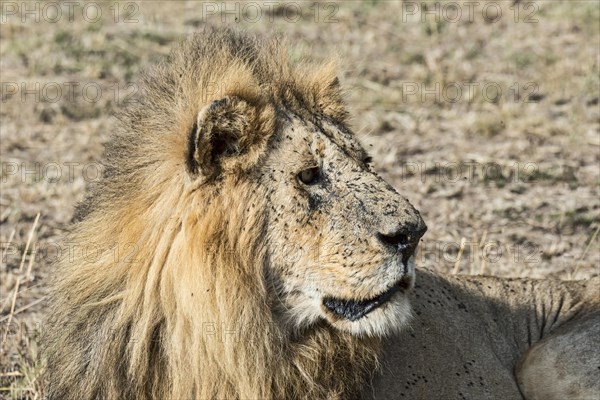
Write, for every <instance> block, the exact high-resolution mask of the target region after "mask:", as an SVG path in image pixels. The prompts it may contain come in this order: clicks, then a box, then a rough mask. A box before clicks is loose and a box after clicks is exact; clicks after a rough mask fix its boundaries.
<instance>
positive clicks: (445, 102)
mask: <svg viewBox="0 0 600 400" xmlns="http://www.w3.org/2000/svg"><path fill="white" fill-rule="evenodd" d="M8 3H11V2H3V3H2V7H3V10H4V11H5V12H4V14H3V18H5V19H6V21H4V20H3V22H2V25H0V38H1V39H0V66H1V81H2V93H1V96H2V97H1V103H0V118H1V139H2V140H1V142H0V157H1V159H2V176H1V178H2V191H1V195H0V242H2V246H3V248H2V249H1V251H2V264H1V266H0V312H1V313H2V314H1V315H0V325H1V326H0V328H1V329H0V335H2V336H1V338H2V348H1V349H0V352H1V357H0V398H19V399H30V398H31V399H34V398H41V396H42V394H43V387H41V386H40V382H39V381H38V377H39V376H40V372H41V371H42V370H43V365H42V363H41V361H39V360H38V356H37V336H38V333H39V331H40V330H42V329H43V325H42V321H43V317H44V314H45V308H46V306H47V305H46V304H45V301H44V295H45V293H46V290H47V282H48V279H49V277H50V275H51V273H52V272H51V271H52V266H51V264H52V260H53V259H55V258H56V255H57V251H59V249H60V250H62V251H67V250H68V248H66V247H65V245H64V244H63V245H62V247H58V243H60V237H61V235H62V234H63V232H64V229H65V227H66V226H67V224H68V222H69V220H70V218H71V215H72V212H73V206H74V204H75V203H76V202H77V201H78V200H79V199H81V197H82V194H83V191H84V188H85V183H86V177H87V178H88V179H93V178H94V176H96V173H97V164H96V162H97V161H98V159H99V157H100V155H101V152H102V145H103V143H104V142H105V141H106V140H108V137H109V135H110V132H111V131H112V130H113V127H114V125H115V121H114V119H113V118H112V117H110V112H111V110H112V109H114V108H118V107H121V106H122V105H123V103H124V102H126V101H128V100H131V98H132V97H131V96H130V95H131V94H132V93H134V90H135V88H136V87H135V86H127V83H130V82H135V81H136V79H137V76H138V73H139V70H140V68H143V67H144V66H145V65H148V64H149V63H152V62H154V61H156V60H158V59H160V58H161V57H163V56H164V55H165V54H167V53H168V49H169V47H170V45H171V43H172V42H173V41H174V40H176V39H177V38H178V37H180V36H181V35H183V34H186V33H189V32H192V31H194V30H197V29H201V28H202V26H204V25H206V24H212V25H217V24H220V23H221V17H222V16H221V15H220V14H218V13H215V14H214V15H213V14H210V15H208V14H207V11H211V12H212V10H213V9H212V8H206V7H207V6H206V3H204V4H205V6H202V4H201V3H200V2H195V1H185V2H183V1H181V2H169V3H168V5H164V4H160V3H158V2H146V3H137V2H135V3H134V2H121V3H118V9H119V16H118V19H117V21H115V9H114V7H113V8H112V9H111V8H110V7H111V5H113V3H112V2H96V3H95V4H98V5H100V6H101V8H102V11H103V17H102V18H100V20H99V21H98V22H97V23H91V22H88V21H86V20H84V19H83V18H82V14H81V12H82V7H81V6H79V7H76V8H75V9H74V11H75V14H74V21H73V22H69V21H68V20H67V15H66V14H65V13H66V12H67V10H68V8H67V7H66V6H65V7H63V9H62V10H63V14H64V15H63V16H62V18H61V19H60V20H59V21H58V22H56V23H50V22H47V21H45V20H44V18H43V17H44V15H42V14H40V22H37V23H36V22H35V21H32V17H31V16H29V17H28V20H27V21H26V22H24V23H23V22H21V20H20V17H19V16H16V17H15V16H12V15H10V13H9V12H8V11H10V10H8V9H6V8H5V7H6V5H7V4H8ZM33 3H34V2H32V3H31V4H33ZM517 3H518V4H517V5H516V6H515V7H517V8H518V9H519V15H518V18H517V20H516V21H515V10H514V8H515V7H513V9H511V8H510V7H511V6H512V2H507V1H501V2H493V3H491V2H482V3H481V5H480V6H478V7H477V8H476V9H475V13H474V18H473V20H472V21H469V18H468V15H467V6H466V3H461V2H459V3H458V4H459V5H462V6H463V9H462V12H463V15H462V17H461V18H460V19H459V21H457V22H451V21H448V19H449V18H452V17H453V15H454V14H450V11H451V10H447V9H446V12H447V14H440V16H441V18H440V19H439V21H435V15H433V14H427V15H425V18H426V21H425V22H422V21H421V20H420V15H419V14H416V15H412V10H413V9H412V8H411V7H413V6H412V5H411V4H412V3H402V2H399V1H370V2H346V3H343V4H338V5H331V4H330V5H328V4H329V3H327V4H326V3H321V4H320V5H318V6H317V8H318V9H319V13H318V15H317V14H316V13H315V6H313V5H312V4H311V3H302V2H297V3H294V4H297V5H299V7H300V8H299V9H300V11H301V12H300V13H298V12H297V11H298V9H297V8H294V6H293V5H292V4H291V3H283V2H282V3H280V4H281V5H280V6H279V7H275V8H273V9H271V12H268V11H269V6H267V5H265V4H263V3H254V4H258V5H262V6H263V8H262V18H260V19H259V20H257V21H255V19H256V15H255V14H252V12H253V10H252V9H250V8H246V9H245V11H247V12H248V13H247V14H243V10H244V5H243V4H241V3H240V5H239V6H238V7H239V8H240V14H239V15H238V16H237V17H238V22H235V21H234V18H235V15H232V14H229V15H226V16H225V18H226V23H228V24H230V25H237V26H238V27H239V28H241V29H247V30H250V31H258V32H262V33H270V32H274V31H280V32H281V31H283V32H285V33H286V34H287V35H288V37H289V38H290V41H291V42H292V43H293V44H294V45H296V49H295V50H294V51H293V53H292V55H293V56H294V57H296V58H300V57H303V56H306V55H310V56H312V57H313V58H315V59H317V60H324V59H327V58H328V57H329V56H331V55H332V54H339V55H340V56H341V57H342V59H343V60H345V62H344V64H343V65H344V71H342V81H343V82H344V83H345V84H346V85H347V86H348V87H349V91H348V100H349V103H350V104H351V107H352V110H353V115H354V116H355V118H354V126H355V130H356V131H357V132H358V133H359V135H360V136H361V138H362V139H363V141H364V142H365V144H366V146H367V147H368V148H369V149H370V151H371V153H372V154H373V156H374V158H375V166H376V168H377V169H378V170H379V171H381V172H382V173H383V174H384V175H385V177H386V178H388V179H389V180H390V181H391V182H392V183H393V184H394V185H395V186H396V187H397V188H398V189H399V190H400V191H401V192H402V193H404V194H405V195H406V196H407V197H409V198H410V199H411V201H412V202H413V203H414V204H415V205H416V206H417V207H418V208H419V209H420V210H421V211H422V214H423V216H424V218H425V220H426V222H427V224H428V226H429V232H428V233H427V235H426V242H425V244H424V246H422V247H421V249H420V252H419V264H420V265H423V266H428V267H432V268H436V269H438V270H441V271H447V272H451V273H457V272H460V273H472V274H477V273H486V274H493V275H500V276H530V277H553V278H560V279H569V278H579V279H582V278H588V277H590V276H593V275H598V265H599V262H600V259H599V257H600V254H599V252H600V251H599V245H598V229H600V204H599V201H598V198H599V195H600V190H599V189H600V187H599V185H600V172H599V171H600V167H599V164H600V147H599V146H600V111H599V105H598V97H599V86H600V80H599V78H598V77H599V65H598V62H599V61H598V60H599V54H598V48H599V46H600V40H599V37H600V31H599V26H598V22H597V21H598V19H599V18H600V6H599V4H598V3H597V2H594V1H572V2H567V1H564V2H559V1H537V2H533V3H523V2H521V3H519V2H517ZM11 4H13V3H11ZM14 4H15V5H16V6H17V7H21V4H22V3H21V2H15V3H14ZM39 4H40V13H41V12H42V10H43V9H44V3H39ZM220 4H221V3H220V2H217V3H210V4H209V6H210V7H212V6H214V7H216V8H217V9H218V8H219V7H220ZM285 4H288V5H287V7H286V6H284V5H285ZM420 4H421V3H420V2H418V3H417V6H420ZM429 4H430V7H431V8H430V9H432V10H434V12H435V4H434V3H429ZM445 4H446V3H442V5H445ZM488 4H493V5H494V6H493V7H495V5H498V6H500V7H501V9H502V17H501V18H500V19H499V20H498V21H496V22H490V21H486V20H485V18H483V15H482V9H483V8H484V6H486V5H488ZM229 5H230V8H229V9H230V10H232V9H234V7H235V3H229ZM31 7H33V6H31ZM203 7H204V8H203ZM311 7H312V8H311ZM128 10H129V11H131V10H133V11H136V10H137V12H136V13H135V15H133V16H131V17H127V15H126V12H127V11H128ZM442 10H443V9H440V11H442ZM494 10H495V8H493V9H488V16H490V15H491V16H492V17H493V16H494V15H495V14H494ZM51 11H52V10H50V9H46V12H47V13H50V12H51ZM88 11H89V12H90V13H92V12H93V10H88ZM217 11H218V10H217ZM254 11H256V10H254ZM332 12H333V13H334V14H333V15H330V13H332ZM531 12H533V13H534V15H533V16H532V18H535V19H537V22H533V21H530V20H527V19H526V18H527V15H528V14H529V13H531ZM90 15H91V16H93V14H90ZM444 15H445V16H446V18H445V17H444ZM45 16H46V17H49V18H52V17H53V16H52V15H51V14H47V15H45ZM126 18H129V19H131V20H133V19H137V22H131V23H126V22H125V19H126ZM332 18H333V19H334V20H332ZM68 82H78V83H79V86H78V89H77V88H76V89H75V90H74V93H75V95H74V96H73V98H71V97H70V96H68V95H67V88H68ZM11 83H16V84H17V85H18V87H19V91H18V92H17V93H15V94H13V95H11V93H10V92H11V90H13V89H14V87H13V86H10V84H11ZM22 83H24V84H26V85H28V86H27V88H28V89H29V90H33V92H37V93H38V94H39V99H36V97H35V94H27V95H24V94H23V92H22V90H20V89H22V88H21V87H20V86H21V84H22ZM36 83H37V84H39V85H40V86H39V89H36V87H35V86H34V85H35V84H36ZM86 83H92V84H93V85H92V86H90V87H91V89H89V90H90V92H88V97H87V98H86V97H85V96H84V95H83V94H82V91H81V89H82V87H83V86H84V85H85V84H86ZM468 83H470V85H471V88H472V92H471V93H467V92H468V87H469V86H468ZM57 85H59V86H60V87H61V88H62V89H63V93H62V95H61V96H59V98H58V99H57V100H56V101H52V99H53V97H54V96H55V95H56V93H55V92H54V91H53V90H55V89H56V86H57ZM436 85H438V86H437V87H438V89H436ZM97 87H99V88H101V89H102V95H101V96H100V98H99V99H98V101H95V102H90V101H89V100H90V99H89V97H92V96H93V95H94V92H93V89H95V88H97ZM484 87H485V88H487V90H488V92H485V91H484V90H483V88H484ZM457 88H460V89H461V90H462V93H461V95H460V96H458V97H456V96H457V92H456V89H457ZM498 88H500V89H501V90H502V95H500V96H496V94H495V91H496V90H497V89H498ZM432 91H433V92H432ZM427 93H429V94H427ZM434 93H435V94H434ZM455 97H456V98H455ZM453 99H454V100H453ZM460 166H462V167H460ZM59 172H60V176H58V174H59ZM38 215H39V220H38ZM30 232H31V235H30Z"/></svg>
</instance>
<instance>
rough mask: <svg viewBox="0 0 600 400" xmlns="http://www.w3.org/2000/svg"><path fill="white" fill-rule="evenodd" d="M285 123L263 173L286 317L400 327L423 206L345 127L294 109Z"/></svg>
mask: <svg viewBox="0 0 600 400" xmlns="http://www.w3.org/2000/svg"><path fill="white" fill-rule="evenodd" d="M280 126H281V127H280V128H279V129H278V133H277V134H276V136H275V137H274V138H273V139H274V140H273V143H274V145H273V150H271V151H270V152H269V155H268V157H267V159H266V161H265V162H264V164H263V167H262V171H261V174H260V176H261V178H260V179H261V185H263V186H264V189H265V191H267V192H268V196H267V197H268V198H267V204H268V208H267V210H266V212H267V218H266V219H267V224H268V226H267V229H266V231H267V232H268V233H267V235H268V238H267V243H268V253H269V266H268V270H267V271H266V273H267V279H269V281H270V283H271V284H272V285H273V286H274V287H275V290H276V291H277V298H278V299H280V301H281V310H280V314H281V317H282V318H284V319H285V320H287V321H288V322H289V323H291V324H292V326H293V327H295V328H303V327H306V326H309V325H310V324H312V323H315V322H317V321H319V320H322V319H325V320H326V321H328V322H329V323H330V324H331V325H333V326H334V327H336V328H338V329H341V330H345V331H348V332H351V333H353V334H358V335H382V334H387V333H390V332H391V331H394V330H397V329H398V328H400V327H402V325H403V324H404V323H405V322H406V321H407V320H408V318H409V317H410V306H409V304H408V300H407V297H406V294H405V292H406V290H408V289H410V288H411V287H412V286H413V284H414V257H413V253H414V251H415V248H416V246H417V244H418V241H419V239H420V238H421V236H422V235H423V234H424V232H425V230H426V226H425V223H424V222H423V220H422V219H421V217H420V215H419V212H418V211H417V210H416V209H415V208H414V207H413V206H412V205H411V204H410V203H409V202H408V201H407V200H406V199H405V198H403V197H402V196H401V195H399V194H398V193H397V192H396V191H395V190H394V188H393V187H391V186H390V185H389V184H388V183H386V182H385V181H384V180H382V179H381V178H380V177H379V176H378V175H377V174H375V173H374V172H373V171H372V170H371V169H370V167H369V159H368V157H367V154H366V153H365V151H364V150H363V148H362V147H361V146H360V145H359V144H358V142H357V141H356V139H355V138H354V136H353V135H352V134H351V133H350V132H348V131H347V130H346V129H345V128H344V127H342V126H338V125H336V124H335V123H333V122H331V121H328V120H327V119H325V120H322V121H321V122H320V123H319V124H318V125H317V124H313V123H308V122H305V121H303V120H302V119H301V118H300V117H297V116H295V115H292V114H290V115H288V116H287V117H286V118H285V120H284V121H282V122H280Z"/></svg>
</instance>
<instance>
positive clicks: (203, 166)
mask: <svg viewBox="0 0 600 400" xmlns="http://www.w3.org/2000/svg"><path fill="white" fill-rule="evenodd" d="M143 81H144V83H145V92H146V94H145V98H144V101H143V102H141V103H140V104H137V105H134V106H132V107H131V108H129V109H128V110H127V111H126V112H125V113H124V114H123V115H122V116H121V120H122V121H123V125H122V127H121V129H120V130H119V131H118V132H116V133H115V134H114V136H113V138H112V140H111V141H110V143H109V144H108V146H107V150H106V155H105V166H106V169H105V174H104V176H103V178H102V180H101V181H99V182H97V183H95V184H94V185H93V186H92V187H90V191H89V192H88V196H87V198H86V200H85V201H84V202H83V203H82V205H81V206H80V207H79V209H78V212H77V219H78V222H76V223H75V225H74V226H73V229H72V233H71V237H70V242H73V243H76V244H79V246H78V247H76V249H79V250H81V251H79V252H76V253H75V254H69V255H66V256H65V258H64V259H63V260H62V261H61V263H60V270H59V271H58V273H57V278H56V284H55V285H56V286H55V291H54V293H55V294H54V296H53V299H54V300H53V306H52V310H53V312H52V315H51V318H50V329H49V330H48V333H47V338H46V355H47V357H48V373H47V388H48V392H49V397H50V398H51V399H78V400H81V399H115V400H117V399H118V400H121V399H158V400H163V399H213V398H219V399H235V398H238V399H259V398H261V399H262V398H276V399H292V398H307V399H324V398H330V399H333V398H339V399H347V398H352V397H359V396H363V397H372V396H375V397H377V398H390V397H391V398H407V399H415V398H421V399H433V398H444V399H456V398H461V397H462V398H470V399H517V398H523V396H525V397H526V398H527V399H551V398H559V399H561V400H562V399H565V398H590V397H593V396H594V395H596V394H597V393H598V392H597V390H598V388H599V386H598V382H599V381H600V380H599V379H598V367H599V366H600V360H599V357H598V350H597V349H598V344H599V339H598V336H599V335H598V334H599V333H600V329H599V314H600V312H599V307H598V280H595V281H590V282H564V283H561V282H552V281H533V280H500V279H494V278H489V277H456V276H442V275H439V274H436V273H434V272H431V271H419V273H418V274H417V275H416V277H415V267H414V257H412V255H413V253H414V251H415V247H416V246H417V243H418V242H419V240H420V238H421V236H422V235H423V234H424V232H425V229H426V227H425V224H424V223H423V220H422V219H421V216H420V215H419V213H418V211H417V210H416V209H415V208H414V207H413V206H412V205H411V204H410V203H409V202H408V201H407V200H406V199H405V198H403V197H402V196H400V195H399V194H398V193H397V192H396V190H395V189H394V188H392V187H391V186H390V185H389V184H387V183H386V182H385V181H383V180H382V179H381V178H380V177H379V176H378V175H376V174H375V173H374V172H373V171H372V170H371V168H370V167H369V160H368V156H367V154H366V153H365V151H364V150H363V148H362V147H361V146H360V145H359V143H358V142H357V140H356V138H355V136H354V135H353V134H352V132H351V131H350V130H349V128H348V127H347V123H346V117H347V113H346V111H345V107H344V105H343V102H342V99H341V94H340V88H339V84H338V80H337V79H336V77H335V70H334V68H333V66H332V65H326V66H321V67H312V66H310V65H307V64H301V65H292V64H291V63H289V62H288V60H287V56H286V53H285V50H284V48H283V46H281V45H280V44H278V42H277V41H271V42H262V41H260V40H258V39H256V38H254V37H251V36H247V35H243V34H239V33H235V32H232V31H229V30H208V31H206V32H205V33H203V34H197V35H193V36H191V37H190V38H189V39H188V40H186V41H185V42H184V43H182V44H181V45H179V46H178V47H177V48H176V49H175V50H174V51H173V53H172V54H171V56H170V57H169V59H168V60H167V62H166V63H164V64H161V65H159V66H158V67H156V68H154V69H152V70H150V71H149V72H147V73H146V74H145V75H144V78H143ZM90 250H93V251H90ZM415 282H416V286H415ZM413 287H414V288H415V289H414V290H413ZM411 309H412V310H413V311H411ZM378 365H381V366H382V368H380V369H378V370H377V369H376V367H377V366H378ZM515 366H516V373H515V372H514V371H515ZM375 371H377V372H375Z"/></svg>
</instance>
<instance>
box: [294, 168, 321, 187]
mask: <svg viewBox="0 0 600 400" xmlns="http://www.w3.org/2000/svg"><path fill="white" fill-rule="evenodd" d="M320 176H321V173H320V171H319V167H312V168H308V169H305V170H304V171H301V172H300V173H299V174H298V179H299V180H300V182H302V183H304V184H305V185H312V184H314V183H316V182H317V181H318V180H319V177H320Z"/></svg>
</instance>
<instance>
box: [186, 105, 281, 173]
mask: <svg viewBox="0 0 600 400" xmlns="http://www.w3.org/2000/svg"><path fill="white" fill-rule="evenodd" d="M274 119H275V118H274V112H273V110H272V107H269V106H265V105H253V104H250V103H249V102H248V101H246V100H244V99H241V98H239V97H236V96H225V97H223V98H222V99H219V100H215V101H213V102H212V103H210V104H209V105H207V106H205V107H204V108H203V109H202V110H201V111H200V112H199V113H198V116H197V118H196V123H195V124H194V126H193V127H192V129H191V131H190V132H189V137H188V155H187V156H188V160H187V168H188V171H189V173H190V174H191V175H192V176H197V175H202V176H204V177H205V178H212V177H215V176H217V175H218V174H219V173H220V172H222V171H225V170H231V169H240V168H242V169H243V168H247V167H249V166H250V165H251V164H253V163H255V162H256V161H258V158H259V157H260V154H261V152H262V151H263V150H264V146H265V145H266V142H267V139H268V137H269V136H270V134H271V133H272V130H273V126H274Z"/></svg>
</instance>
